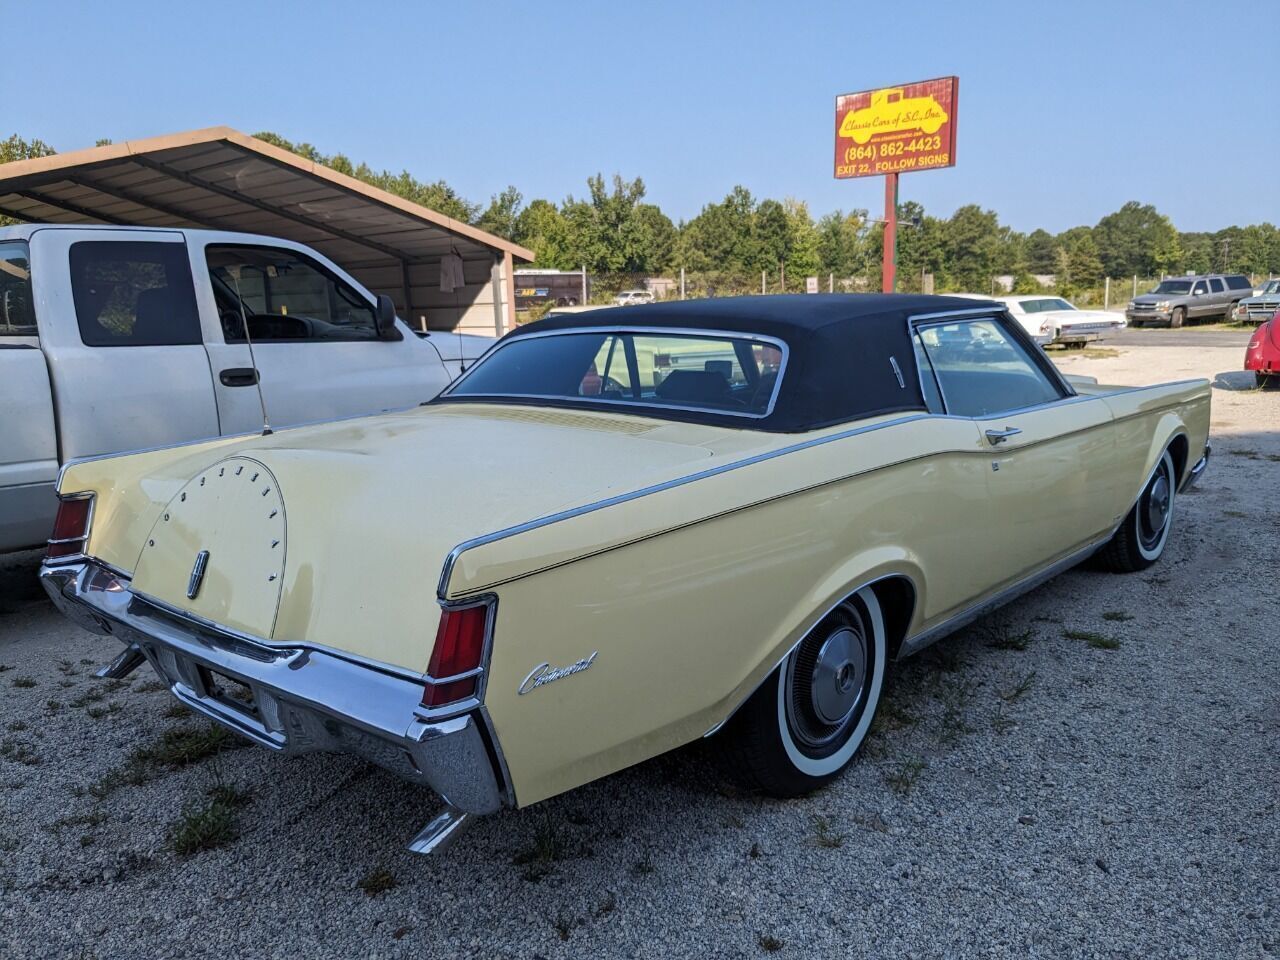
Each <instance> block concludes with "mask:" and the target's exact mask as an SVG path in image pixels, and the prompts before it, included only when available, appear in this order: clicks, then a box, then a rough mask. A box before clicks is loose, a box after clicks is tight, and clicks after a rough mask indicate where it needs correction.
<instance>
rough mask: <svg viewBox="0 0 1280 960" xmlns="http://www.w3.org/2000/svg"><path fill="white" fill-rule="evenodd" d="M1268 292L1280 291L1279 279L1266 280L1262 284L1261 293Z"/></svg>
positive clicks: (1265, 293)
mask: <svg viewBox="0 0 1280 960" xmlns="http://www.w3.org/2000/svg"><path fill="white" fill-rule="evenodd" d="M1269 293H1280V280H1268V281H1267V282H1266V283H1264V284H1263V285H1262V295H1263V296H1265V295H1267V294H1269Z"/></svg>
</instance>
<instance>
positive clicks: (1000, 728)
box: [991, 704, 1018, 736]
mask: <svg viewBox="0 0 1280 960" xmlns="http://www.w3.org/2000/svg"><path fill="white" fill-rule="evenodd" d="M1017 725H1018V724H1017V723H1016V722H1015V721H1014V719H1013V718H1012V717H1007V716H1005V712H1004V704H997V705H996V712H995V714H994V715H993V716H992V717H991V729H992V730H994V731H995V732H996V733H997V734H999V735H1001V736H1004V734H1006V733H1008V732H1009V731H1010V730H1012V729H1013V728H1014V727H1016V726H1017Z"/></svg>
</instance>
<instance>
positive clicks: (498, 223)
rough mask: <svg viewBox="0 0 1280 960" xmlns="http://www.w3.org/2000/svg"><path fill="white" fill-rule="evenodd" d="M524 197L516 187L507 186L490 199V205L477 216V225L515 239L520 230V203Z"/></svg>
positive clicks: (501, 235) (509, 238)
mask: <svg viewBox="0 0 1280 960" xmlns="http://www.w3.org/2000/svg"><path fill="white" fill-rule="evenodd" d="M523 202H524V197H523V196H522V195H521V193H520V191H519V190H517V189H516V188H515V187H507V189H505V190H503V191H502V192H501V193H498V194H494V196H492V197H491V198H490V199H489V206H487V207H485V210H484V213H482V214H480V216H479V217H478V218H476V226H477V227H479V228H480V229H481V230H488V231H489V232H490V233H495V234H497V235H498V236H500V237H506V238H507V239H508V240H514V239H515V237H516V234H517V232H518V230H519V227H518V224H519V220H520V204H521V203H523Z"/></svg>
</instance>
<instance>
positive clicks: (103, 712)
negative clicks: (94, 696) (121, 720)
mask: <svg viewBox="0 0 1280 960" xmlns="http://www.w3.org/2000/svg"><path fill="white" fill-rule="evenodd" d="M119 709H120V705H119V704H115V703H108V704H106V705H105V706H97V707H90V708H89V709H88V710H86V711H85V713H87V714H88V715H89V717H90V719H92V720H101V719H102V718H103V717H109V716H111V714H113V713H115V712H116V711H118V710H119Z"/></svg>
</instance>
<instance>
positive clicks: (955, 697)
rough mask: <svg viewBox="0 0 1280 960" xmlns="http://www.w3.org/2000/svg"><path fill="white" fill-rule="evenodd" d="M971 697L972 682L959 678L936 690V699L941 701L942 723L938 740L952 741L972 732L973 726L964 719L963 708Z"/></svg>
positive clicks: (943, 741)
mask: <svg viewBox="0 0 1280 960" xmlns="http://www.w3.org/2000/svg"><path fill="white" fill-rule="evenodd" d="M972 698H973V683H972V682H970V681H968V680H961V681H959V682H957V683H949V684H946V685H945V686H942V687H941V688H940V690H939V691H938V699H939V700H940V701H941V702H942V725H941V729H940V730H939V732H938V740H939V741H940V742H942V743H954V742H955V741H956V740H957V739H959V738H960V737H962V736H964V735H965V734H969V733H973V727H971V726H969V724H968V723H967V722H966V721H965V708H966V707H967V706H968V705H969V701H970V700H971V699H972Z"/></svg>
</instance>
